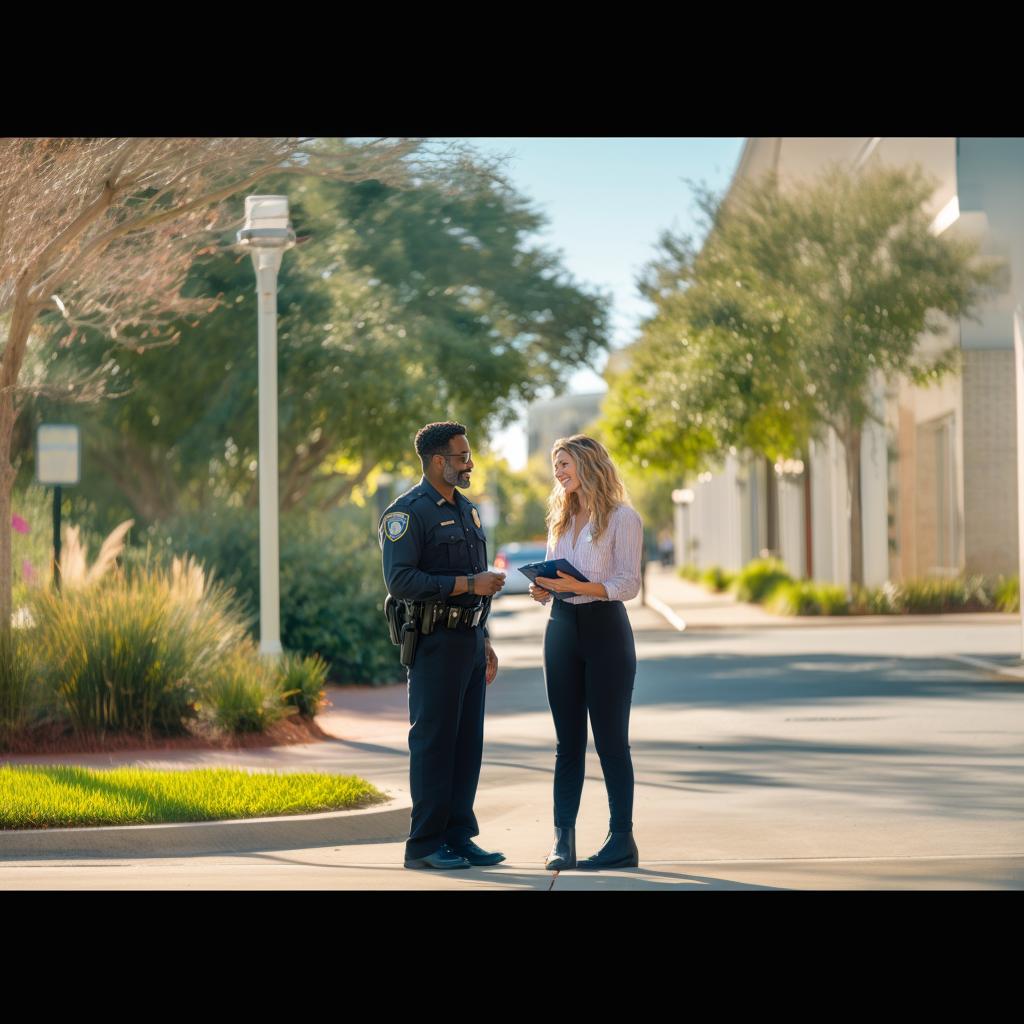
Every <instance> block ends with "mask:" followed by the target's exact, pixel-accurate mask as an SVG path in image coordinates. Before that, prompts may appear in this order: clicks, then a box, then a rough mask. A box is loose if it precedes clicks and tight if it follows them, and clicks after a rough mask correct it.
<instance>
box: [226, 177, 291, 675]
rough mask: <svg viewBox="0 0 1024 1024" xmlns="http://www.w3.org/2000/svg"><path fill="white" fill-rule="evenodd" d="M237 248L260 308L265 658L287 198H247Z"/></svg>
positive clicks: (275, 639) (274, 542)
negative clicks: (244, 254) (252, 276)
mask: <svg viewBox="0 0 1024 1024" xmlns="http://www.w3.org/2000/svg"><path fill="white" fill-rule="evenodd" d="M238 244H239V245H240V246H244V247H245V248H247V249H249V251H250V255H251V256H252V262H253V266H254V267H255V269H256V294H257V296H258V303H259V431H260V449H259V470H258V472H259V483H260V653H261V654H266V655H278V654H280V653H281V598H280V554H279V548H278V494H277V272H278V270H280V268H281V257H282V255H283V254H284V250H285V249H288V248H290V247H291V246H293V245H294V244H295V232H294V231H292V229H291V225H290V224H289V223H288V198H287V196H247V197H246V200H245V227H243V228H242V230H241V231H239V232H238Z"/></svg>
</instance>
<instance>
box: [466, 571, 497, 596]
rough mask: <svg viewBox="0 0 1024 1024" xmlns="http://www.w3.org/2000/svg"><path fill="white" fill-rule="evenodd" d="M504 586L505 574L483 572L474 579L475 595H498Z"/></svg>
mask: <svg viewBox="0 0 1024 1024" xmlns="http://www.w3.org/2000/svg"><path fill="white" fill-rule="evenodd" d="M503 586H505V574H504V573H503V572H481V573H477V574H476V575H475V576H474V577H473V593H474V594H480V595H481V596H483V597H490V596H491V595H492V594H496V593H497V592H498V591H499V590H501V588H502V587H503Z"/></svg>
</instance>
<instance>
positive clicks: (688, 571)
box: [676, 565, 701, 583]
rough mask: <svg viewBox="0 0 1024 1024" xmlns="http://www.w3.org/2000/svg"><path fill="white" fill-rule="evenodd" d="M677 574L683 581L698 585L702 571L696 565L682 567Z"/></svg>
mask: <svg viewBox="0 0 1024 1024" xmlns="http://www.w3.org/2000/svg"><path fill="white" fill-rule="evenodd" d="M676 572H677V573H678V574H679V576H680V577H682V579H684V580H689V581H690V582H691V583H697V582H698V581H699V580H700V576H701V573H700V569H698V568H697V566H695V565H681V566H679V568H678V569H677V570H676Z"/></svg>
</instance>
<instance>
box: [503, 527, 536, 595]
mask: <svg viewBox="0 0 1024 1024" xmlns="http://www.w3.org/2000/svg"><path fill="white" fill-rule="evenodd" d="M546 553H547V547H546V545H545V543H544V541H542V540H524V541H514V542H513V543H511V544H502V545H501V547H500V548H498V553H497V554H496V555H495V556H494V566H493V568H494V570H495V571H496V572H503V573H505V586H504V587H503V588H502V589H501V590H499V591H498V593H497V594H496V595H495V596H496V597H500V596H501V595H502V594H527V593H529V591H530V581H529V580H528V579H527V578H526V577H525V576H524V575H523V574H522V573H521V572H517V570H518V569H519V567H520V566H521V565H529V564H530V563H531V562H543V561H544V555H545V554H546Z"/></svg>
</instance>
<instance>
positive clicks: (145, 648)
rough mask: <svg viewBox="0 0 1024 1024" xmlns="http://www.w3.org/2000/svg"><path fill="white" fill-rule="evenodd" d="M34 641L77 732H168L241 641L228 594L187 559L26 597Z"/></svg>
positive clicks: (180, 727) (182, 725)
mask: <svg viewBox="0 0 1024 1024" xmlns="http://www.w3.org/2000/svg"><path fill="white" fill-rule="evenodd" d="M31 614H32V618H33V621H34V623H35V626H34V628H33V634H34V636H33V640H34V642H35V643H36V644H37V647H38V654H39V657H40V661H41V663H42V664H43V665H44V672H45V676H46V678H47V681H48V683H49V686H50V688H51V691H52V694H53V697H54V700H55V703H56V705H57V707H58V708H59V709H60V710H62V711H63V712H64V713H65V715H66V717H67V718H68V719H69V720H70V722H71V725H72V727H73V728H74V729H75V730H76V731H77V732H85V733H105V732H130V733H142V734H143V735H147V736H148V735H150V734H151V733H156V734H159V735H174V734H180V733H183V732H185V731H186V725H187V722H188V721H189V720H190V719H192V718H194V717H195V714H196V713H195V707H194V705H195V702H196V699H197V697H198V695H199V683H200V681H201V680H202V679H203V677H204V676H205V675H206V673H208V672H209V671H210V670H211V668H212V667H213V666H215V665H216V664H217V663H218V662H219V661H220V660H222V659H223V658H224V657H225V656H226V655H227V654H228V653H229V652H230V651H231V650H232V649H233V648H235V647H236V646H237V645H238V644H240V643H241V642H242V640H243V638H244V637H245V632H246V622H245V619H244V618H243V617H242V615H241V614H240V613H239V612H238V611H237V609H236V607H235V605H234V602H233V599H232V595H231V593H230V591H227V590H225V589H224V588H222V587H221V586H219V585H217V584H211V583H210V582H209V581H207V579H206V578H205V575H204V573H203V571H202V569H201V568H200V567H199V566H198V565H196V564H195V563H193V562H190V561H189V560H187V559H186V560H184V561H182V560H180V559H175V560H174V562H173V564H172V567H171V570H170V571H169V572H163V571H159V570H155V571H149V570H145V571H140V572H137V573H135V574H134V575H133V577H132V578H131V579H128V578H126V577H125V576H124V575H123V574H120V573H119V574H116V575H114V576H109V577H107V578H104V579H102V580H99V581H98V582H96V583H94V584H92V585H90V586H87V587H83V588H81V589H74V588H72V589H67V590H65V591H63V592H61V593H54V592H50V591H39V592H37V593H35V594H34V595H33V596H32V601H31Z"/></svg>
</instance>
